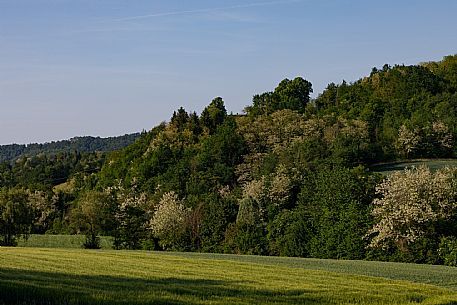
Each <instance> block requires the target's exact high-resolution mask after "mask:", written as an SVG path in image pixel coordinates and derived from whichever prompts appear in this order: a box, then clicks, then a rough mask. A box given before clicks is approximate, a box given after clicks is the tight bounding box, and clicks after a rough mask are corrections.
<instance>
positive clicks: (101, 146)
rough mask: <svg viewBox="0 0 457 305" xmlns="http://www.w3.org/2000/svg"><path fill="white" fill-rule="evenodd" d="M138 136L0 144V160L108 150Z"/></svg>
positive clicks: (127, 135)
mask: <svg viewBox="0 0 457 305" xmlns="http://www.w3.org/2000/svg"><path fill="white" fill-rule="evenodd" d="M139 136H140V133H133V134H126V135H123V136H118V137H108V138H100V137H91V136H85V137H74V138H71V139H69V140H62V141H55V142H54V141H53V142H49V143H41V144H39V143H33V144H27V145H25V144H9V145H0V162H5V161H13V160H16V159H18V158H21V157H30V156H36V155H38V154H50V155H53V154H57V153H62V152H80V153H83V152H110V151H115V150H119V149H122V148H124V147H126V146H128V145H130V144H132V143H133V142H135V140H136V139H137V138H138V137H139Z"/></svg>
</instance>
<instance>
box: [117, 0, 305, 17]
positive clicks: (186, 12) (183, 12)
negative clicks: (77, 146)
mask: <svg viewBox="0 0 457 305" xmlns="http://www.w3.org/2000/svg"><path fill="white" fill-rule="evenodd" d="M300 1H301V0H283V1H268V2H254V3H247V4H239V5H232V6H223V7H213V8H202V9H195V10H185V11H172V12H164V13H156V14H148V15H140V16H131V17H124V18H119V19H116V20H115V21H129V20H138V19H147V18H156V17H166V16H175V15H185V14H197V13H208V12H215V11H223V10H233V9H238V8H248V7H256V6H267V5H276V4H287V3H294V2H300Z"/></svg>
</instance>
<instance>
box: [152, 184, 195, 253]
mask: <svg viewBox="0 0 457 305" xmlns="http://www.w3.org/2000/svg"><path fill="white" fill-rule="evenodd" d="M189 212H190V211H189V210H188V209H186V208H185V207H184V205H183V204H182V202H181V201H180V200H179V198H178V195H176V193H175V192H168V193H165V194H163V196H162V199H161V200H160V202H159V205H158V207H157V209H156V211H155V212H154V215H153V217H152V219H151V230H152V233H153V234H154V236H155V237H157V238H159V239H160V244H161V245H162V246H163V247H164V248H169V247H171V246H172V245H173V243H174V242H175V241H176V240H177V239H179V237H180V235H181V234H182V232H183V230H184V228H185V223H186V219H187V217H188V216H189Z"/></svg>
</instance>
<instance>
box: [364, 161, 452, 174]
mask: <svg viewBox="0 0 457 305" xmlns="http://www.w3.org/2000/svg"><path fill="white" fill-rule="evenodd" d="M421 165H426V166H427V167H428V168H430V170H432V171H436V170H438V169H440V168H443V167H446V166H447V167H457V160H456V159H417V160H404V161H396V162H388V163H380V164H375V165H372V166H371V167H370V169H371V170H372V171H374V172H379V173H382V174H385V175H388V174H391V173H393V172H396V171H403V170H404V169H406V168H412V167H416V168H417V167H419V166H421Z"/></svg>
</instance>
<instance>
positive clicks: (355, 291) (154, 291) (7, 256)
mask: <svg viewBox="0 0 457 305" xmlns="http://www.w3.org/2000/svg"><path fill="white" fill-rule="evenodd" d="M235 258H236V256H223V255H219V256H218V255H200V254H190V255H187V254H181V253H176V254H174V253H156V252H142V251H104V250H98V251H97V250H95V251H93V250H92V251H90V250H62V249H38V248H0V304H417V303H419V302H420V303H421V304H457V292H455V291H452V290H448V289H445V288H442V287H437V286H432V285H426V284H419V283H411V282H408V281H398V280H389V279H384V278H377V277H368V276H362V275H354V274H347V273H346V274H344V273H337V272H329V271H324V270H314V269H313V268H312V267H310V266H308V267H307V266H306V264H304V265H302V266H299V261H303V262H305V261H306V260H300V259H295V260H296V261H292V262H291V264H288V260H287V259H282V258H269V259H271V261H263V258H261V257H258V258H257V259H258V260H257V261H256V257H244V256H243V257H239V259H235ZM245 259H246V260H245ZM275 259H276V260H277V262H278V263H276V264H274V260H275ZM316 261H317V260H316ZM367 263H369V262H367ZM413 266H414V265H411V267H410V268H413ZM450 270H453V269H450ZM381 273H382V272H381Z"/></svg>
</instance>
